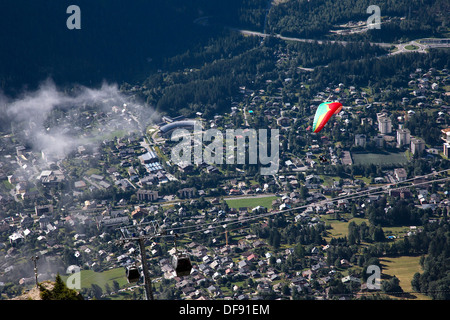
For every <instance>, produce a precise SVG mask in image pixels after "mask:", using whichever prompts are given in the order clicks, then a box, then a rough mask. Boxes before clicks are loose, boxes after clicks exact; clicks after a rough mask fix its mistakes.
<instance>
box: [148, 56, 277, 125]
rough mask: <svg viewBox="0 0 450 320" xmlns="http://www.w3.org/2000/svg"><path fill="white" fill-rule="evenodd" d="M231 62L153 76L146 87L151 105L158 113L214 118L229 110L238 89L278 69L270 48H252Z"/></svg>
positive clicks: (230, 60)
mask: <svg viewBox="0 0 450 320" xmlns="http://www.w3.org/2000/svg"><path fill="white" fill-rule="evenodd" d="M227 58H228V59H218V60H214V61H213V62H211V63H207V64H205V65H204V66H202V67H201V68H199V69H198V70H193V71H192V72H172V73H170V74H168V75H166V76H165V77H164V76H160V75H153V76H151V77H150V78H149V79H147V81H146V84H147V85H148V86H149V85H151V86H152V89H151V90H149V91H147V92H145V93H144V94H146V95H147V96H146V99H147V102H148V103H149V104H152V105H155V106H156V109H157V111H158V112H162V113H167V114H179V113H181V114H184V115H185V116H191V115H192V114H193V113H195V112H202V113H203V117H205V118H211V117H212V116H214V115H215V114H216V113H222V112H224V111H229V110H230V107H231V99H232V97H233V96H236V95H237V94H238V93H239V86H253V85H254V84H253V81H254V79H255V77H256V76H258V75H261V74H264V73H266V72H270V71H272V70H273V69H274V68H275V61H274V57H273V52H272V50H271V49H269V48H262V49H250V50H247V51H245V52H243V53H241V54H238V55H236V56H232V57H227Z"/></svg>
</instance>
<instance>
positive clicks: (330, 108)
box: [313, 102, 342, 133]
mask: <svg viewBox="0 0 450 320" xmlns="http://www.w3.org/2000/svg"><path fill="white" fill-rule="evenodd" d="M341 110H342V103H340V102H323V103H321V104H320V105H319V107H318V108H317V111H316V114H315V116H314V123H313V132H314V133H317V132H319V131H320V130H322V129H323V127H324V126H325V124H326V123H327V122H328V120H330V118H331V116H332V115H333V114H338V113H339V112H341Z"/></svg>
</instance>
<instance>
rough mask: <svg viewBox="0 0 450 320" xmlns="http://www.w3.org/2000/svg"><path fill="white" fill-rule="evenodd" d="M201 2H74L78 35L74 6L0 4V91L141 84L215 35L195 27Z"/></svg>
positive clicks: (64, 0) (61, 3) (64, 3)
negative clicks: (72, 25) (72, 20)
mask: <svg viewBox="0 0 450 320" xmlns="http://www.w3.org/2000/svg"><path fill="white" fill-rule="evenodd" d="M205 2H206V1H204V0H192V1H189V2H187V1H183V0H152V1H147V0H133V1H128V2H124V1H119V0H95V1H90V0H78V1H76V3H75V4H76V5H78V6H79V7H80V10H81V29H80V30H69V29H68V28H67V27H66V20H67V19H68V18H69V16H70V15H69V14H67V13H66V10H67V8H68V7H69V6H70V5H72V4H74V3H73V2H72V1H67V0H61V1H56V2H52V1H44V0H37V1H24V0H17V1H2V2H1V4H0V38H1V39H2V44H3V45H2V50H0V89H2V90H4V91H7V92H8V93H10V94H14V93H18V91H20V90H21V89H22V88H23V87H34V86H36V85H37V84H39V82H41V81H44V80H45V79H46V78H48V77H51V78H53V80H54V81H55V83H56V84H58V85H72V84H73V83H80V84H84V85H88V86H94V85H98V84H101V83H102V81H104V80H107V81H111V82H113V81H116V82H119V83H121V82H123V81H127V82H130V83H133V84H134V83H136V82H137V81H142V80H144V79H145V77H147V76H148V74H149V73H153V72H156V71H157V69H158V68H160V67H161V64H162V62H163V60H164V59H165V57H168V56H175V55H177V54H179V53H180V52H184V51H186V50H187V49H188V48H190V47H192V46H193V45H196V44H197V43H203V42H205V43H206V42H207V41H208V39H209V38H210V37H211V36H212V35H213V34H214V32H215V30H214V29H210V28H205V27H203V26H201V25H198V24H195V23H194V20H195V19H196V18H198V17H199V15H200V14H201V12H202V11H204V7H205V6H206V4H204V3H205ZM210 2H211V1H210ZM214 2H218V1H213V3H214Z"/></svg>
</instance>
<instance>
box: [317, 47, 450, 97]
mask: <svg viewBox="0 0 450 320" xmlns="http://www.w3.org/2000/svg"><path fill="white" fill-rule="evenodd" d="M448 52H449V51H448V49H430V52H429V53H428V54H420V53H409V54H399V55H394V56H389V57H386V58H380V59H379V58H363V59H361V60H345V61H333V62H331V63H330V64H328V66H327V67H326V68H325V67H320V68H317V71H315V72H314V74H313V75H312V79H313V81H312V83H314V85H311V88H312V89H318V90H320V88H323V87H325V86H329V85H330V84H332V85H337V84H339V83H343V84H344V85H346V86H347V85H348V86H350V85H357V86H367V85H368V83H369V81H370V82H371V83H372V84H373V85H372V89H373V90H375V91H379V90H380V89H383V90H385V89H392V88H397V87H402V86H403V87H406V86H407V84H408V81H409V80H410V79H409V74H410V73H411V72H414V71H415V70H416V69H417V68H422V69H423V70H428V69H429V68H431V67H434V68H436V69H446V68H448V67H449V60H448Z"/></svg>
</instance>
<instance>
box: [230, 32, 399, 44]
mask: <svg viewBox="0 0 450 320" xmlns="http://www.w3.org/2000/svg"><path fill="white" fill-rule="evenodd" d="M230 29H231V30H234V31H238V32H240V33H242V34H244V35H249V36H258V37H262V38H265V37H270V36H272V37H275V38H278V39H281V40H286V41H296V42H308V43H318V44H323V43H339V44H343V45H346V44H348V43H352V42H354V41H342V40H315V39H303V38H294V37H285V36H282V35H280V34H268V33H262V32H258V31H250V30H242V29H236V28H230ZM370 44H372V45H377V46H380V47H387V48H390V47H391V46H393V45H395V44H392V43H384V42H370Z"/></svg>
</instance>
